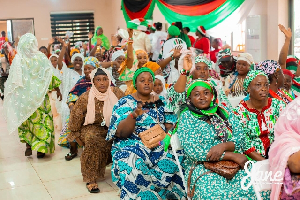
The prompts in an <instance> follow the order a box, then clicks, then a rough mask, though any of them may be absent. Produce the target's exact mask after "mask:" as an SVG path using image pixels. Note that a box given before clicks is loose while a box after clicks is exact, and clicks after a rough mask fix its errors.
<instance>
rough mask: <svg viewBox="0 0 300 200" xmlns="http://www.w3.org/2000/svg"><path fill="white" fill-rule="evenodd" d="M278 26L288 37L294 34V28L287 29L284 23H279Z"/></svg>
mask: <svg viewBox="0 0 300 200" xmlns="http://www.w3.org/2000/svg"><path fill="white" fill-rule="evenodd" d="M278 28H279V30H280V31H281V32H283V33H284V35H285V38H286V39H289V40H290V39H291V38H292V36H293V33H292V30H291V29H290V28H288V29H286V28H285V27H284V26H283V25H282V24H279V25H278Z"/></svg>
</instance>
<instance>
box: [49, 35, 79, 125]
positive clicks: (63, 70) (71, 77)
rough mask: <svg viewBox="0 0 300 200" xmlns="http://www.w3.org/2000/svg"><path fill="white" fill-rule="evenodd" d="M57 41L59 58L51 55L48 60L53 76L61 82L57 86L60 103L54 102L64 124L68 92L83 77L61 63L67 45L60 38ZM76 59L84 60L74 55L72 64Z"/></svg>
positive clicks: (66, 114) (68, 113) (67, 112)
mask: <svg viewBox="0 0 300 200" xmlns="http://www.w3.org/2000/svg"><path fill="white" fill-rule="evenodd" d="M58 40H59V42H61V44H62V50H61V52H60V54H59V56H58V55H56V54H52V55H51V56H50V58H49V60H50V61H51V63H52V65H53V68H54V69H53V70H54V75H55V76H56V77H57V78H59V80H60V81H61V85H60V86H59V88H60V91H61V93H62V101H56V108H57V111H58V113H59V114H60V116H61V122H63V123H64V122H65V121H66V120H67V117H68V116H69V115H70V109H69V106H68V105H67V100H68V95H69V92H70V90H71V89H72V88H73V87H74V85H75V84H76V83H77V81H78V80H79V79H80V78H81V77H82V76H83V75H79V74H78V72H76V71H75V70H73V69H70V68H68V67H67V65H66V63H65V62H63V56H64V55H65V51H66V48H67V44H66V43H65V42H64V41H63V40H62V39H61V38H58ZM76 57H77V58H81V59H82V61H83V60H84V57H83V56H82V55H80V54H76V55H74V56H72V60H73V62H74V60H75V58H76ZM82 66H83V65H81V67H82ZM82 68H83V67H82ZM82 71H83V69H82ZM52 98H53V99H56V98H55V94H53V95H52ZM53 115H54V113H53Z"/></svg>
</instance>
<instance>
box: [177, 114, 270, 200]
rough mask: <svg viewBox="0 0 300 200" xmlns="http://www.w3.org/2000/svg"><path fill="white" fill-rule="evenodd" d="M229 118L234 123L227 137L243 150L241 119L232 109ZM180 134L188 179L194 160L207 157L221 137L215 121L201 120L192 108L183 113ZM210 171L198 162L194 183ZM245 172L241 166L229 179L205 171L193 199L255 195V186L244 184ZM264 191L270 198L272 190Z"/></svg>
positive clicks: (203, 159) (237, 147)
mask: <svg viewBox="0 0 300 200" xmlns="http://www.w3.org/2000/svg"><path fill="white" fill-rule="evenodd" d="M228 121H229V124H231V125H232V136H231V137H230V136H229V138H228V140H227V141H231V142H234V143H235V151H236V152H241V147H242V141H243V140H244V135H243V131H242V128H241V126H240V124H239V121H238V119H237V118H236V117H235V115H234V114H233V113H231V112H229V118H228ZM177 134H178V136H179V140H180V143H181V145H182V146H183V149H184V152H185V161H184V169H185V181H187V179H188V175H189V171H190V169H191V167H192V166H193V163H194V162H195V161H207V160H206V156H207V153H208V152H209V150H210V149H211V148H212V147H213V146H216V145H218V144H220V143H222V141H221V138H220V137H219V136H217V134H216V131H215V128H214V127H213V126H212V125H210V124H208V123H207V122H205V121H203V120H199V118H197V117H195V116H194V115H193V114H192V113H191V111H189V110H186V111H184V112H182V114H181V115H180V119H179V124H178V130H177ZM207 171H208V170H207V169H205V168H204V166H203V165H202V164H199V165H197V166H196V168H195V170H194V172H193V174H192V178H191V187H192V186H193V185H194V182H195V180H196V178H197V177H198V176H200V175H201V174H203V173H205V172H207ZM245 176H247V174H246V172H245V171H244V170H239V171H238V173H237V174H236V175H235V176H234V177H233V179H231V180H227V179H226V178H224V177H223V176H221V175H219V174H216V173H210V174H207V175H204V176H202V177H201V178H199V180H198V181H197V183H196V186H195V187H196V188H195V196H194V198H193V199H205V200H206V199H222V200H223V199H230V200H240V199H256V196H255V192H254V190H253V187H252V186H251V187H250V188H249V189H248V190H243V189H242V188H241V180H242V179H243V177H245ZM248 181H250V180H248ZM261 195H262V197H263V199H269V197H268V196H269V192H264V193H261Z"/></svg>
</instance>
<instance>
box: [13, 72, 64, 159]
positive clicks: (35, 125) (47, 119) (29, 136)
mask: <svg viewBox="0 0 300 200" xmlns="http://www.w3.org/2000/svg"><path fill="white" fill-rule="evenodd" d="M60 83H61V82H60V80H59V79H58V78H57V77H56V76H52V81H51V82H50V85H49V91H52V90H53V89H54V88H57V87H59V85H60ZM18 132H19V138H20V141H21V142H24V143H25V142H26V143H28V144H29V145H30V146H31V149H32V150H35V151H38V152H41V153H54V150H55V138H54V136H55V134H54V126H53V118H52V111H51V104H50V100H49V96H48V93H46V95H45V100H44V102H43V104H42V105H41V106H40V107H39V108H38V109H37V110H36V111H35V112H34V113H33V114H32V115H31V116H30V117H29V118H28V119H27V120H26V121H25V122H23V124H22V125H21V126H20V127H19V128H18Z"/></svg>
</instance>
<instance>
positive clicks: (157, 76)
mask: <svg viewBox="0 0 300 200" xmlns="http://www.w3.org/2000/svg"><path fill="white" fill-rule="evenodd" d="M155 79H159V80H160V81H161V82H162V85H163V91H162V92H161V93H160V94H157V95H159V96H163V97H164V98H167V90H166V81H165V78H164V77H163V76H161V75H156V76H155ZM153 93H154V94H156V92H153Z"/></svg>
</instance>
